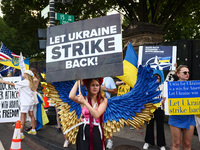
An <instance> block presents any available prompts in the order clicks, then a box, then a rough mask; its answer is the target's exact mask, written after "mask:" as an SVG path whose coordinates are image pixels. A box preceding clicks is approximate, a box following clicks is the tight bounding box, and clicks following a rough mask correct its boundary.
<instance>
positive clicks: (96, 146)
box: [76, 125, 102, 150]
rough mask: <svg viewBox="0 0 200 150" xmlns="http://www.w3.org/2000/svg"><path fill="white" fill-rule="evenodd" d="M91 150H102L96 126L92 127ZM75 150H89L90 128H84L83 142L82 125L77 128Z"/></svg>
mask: <svg viewBox="0 0 200 150" xmlns="http://www.w3.org/2000/svg"><path fill="white" fill-rule="evenodd" d="M92 136H93V150H102V140H101V135H100V132H99V128H98V126H94V127H93V134H92ZM76 149H77V150H90V126H89V125H86V127H85V140H83V125H81V126H80V127H79V132H78V135H77V138H76Z"/></svg>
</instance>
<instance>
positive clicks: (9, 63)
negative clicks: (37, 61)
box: [0, 57, 29, 70]
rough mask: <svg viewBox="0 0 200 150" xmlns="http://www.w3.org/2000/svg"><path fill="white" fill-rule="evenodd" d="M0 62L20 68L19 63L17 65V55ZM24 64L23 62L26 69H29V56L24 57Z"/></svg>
mask: <svg viewBox="0 0 200 150" xmlns="http://www.w3.org/2000/svg"><path fill="white" fill-rule="evenodd" d="M0 63H1V64H3V65H5V66H10V67H13V68H16V69H19V70H20V69H21V68H20V65H19V58H17V57H13V58H12V59H3V60H0ZM24 64H25V68H26V70H29V58H25V59H24Z"/></svg>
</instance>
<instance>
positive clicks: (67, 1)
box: [62, 0, 73, 4]
mask: <svg viewBox="0 0 200 150" xmlns="http://www.w3.org/2000/svg"><path fill="white" fill-rule="evenodd" d="M62 3H63V4H73V0H62Z"/></svg>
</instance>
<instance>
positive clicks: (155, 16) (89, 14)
mask: <svg viewBox="0 0 200 150" xmlns="http://www.w3.org/2000/svg"><path fill="white" fill-rule="evenodd" d="M60 1H61V0H60ZM1 3H2V7H1V9H2V11H3V13H4V17H3V19H4V22H5V23H3V22H2V20H0V23H1V24H3V25H2V27H1V30H2V31H3V32H1V33H3V35H0V38H1V41H2V42H3V43H5V45H6V46H7V47H8V48H10V49H11V50H12V51H13V52H14V53H16V54H19V52H20V51H22V53H23V55H24V56H26V57H30V58H39V59H42V58H43V59H45V52H44V51H43V52H41V51H40V50H37V48H36V43H37V38H36V32H37V29H44V28H47V23H48V19H43V18H41V10H43V9H44V8H45V7H46V6H47V5H48V4H49V0H1ZM110 10H116V11H118V12H119V13H121V14H123V15H124V22H123V28H126V27H128V26H129V25H130V24H132V23H134V22H145V23H154V24H158V25H161V26H162V29H163V31H164V32H165V33H166V34H165V40H166V41H170V40H178V39H192V38H199V36H200V33H199V24H200V20H199V19H198V16H199V15H200V11H199V10H200V1H199V0H177V1H173V0H164V1H163V0H87V1H86V0H73V4H72V5H70V4H66V5H64V4H62V3H61V2H59V0H55V11H56V12H59V13H65V14H70V15H74V16H75V20H76V21H79V20H85V19H90V18H95V17H100V16H105V15H106V14H107V12H108V11H110ZM56 25H58V21H57V22H56ZM2 28H5V29H2Z"/></svg>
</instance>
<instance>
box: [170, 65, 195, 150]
mask: <svg viewBox="0 0 200 150" xmlns="http://www.w3.org/2000/svg"><path fill="white" fill-rule="evenodd" d="M175 74H176V76H177V77H178V78H179V80H178V81H187V80H188V79H189V77H190V72H189V69H188V67H187V66H186V65H180V66H179V67H178V68H177V69H176V72H175ZM168 123H169V125H170V130H171V134H172V141H173V144H172V150H179V149H180V146H181V131H182V132H183V134H182V146H183V149H184V150H187V149H188V150H190V149H191V142H192V137H193V133H194V128H195V125H196V123H195V118H194V115H170V116H169V121H168Z"/></svg>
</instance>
